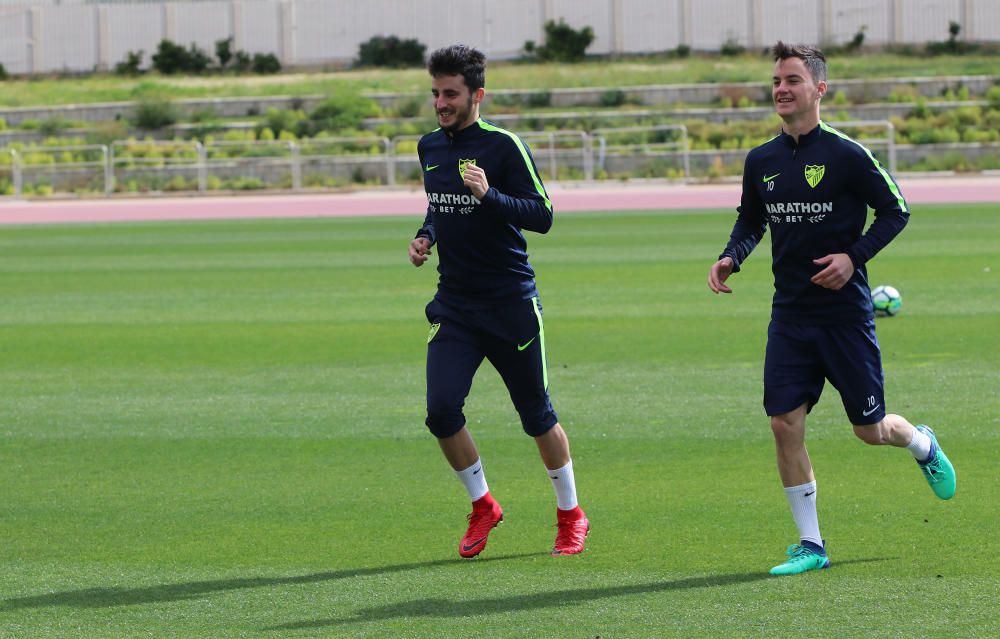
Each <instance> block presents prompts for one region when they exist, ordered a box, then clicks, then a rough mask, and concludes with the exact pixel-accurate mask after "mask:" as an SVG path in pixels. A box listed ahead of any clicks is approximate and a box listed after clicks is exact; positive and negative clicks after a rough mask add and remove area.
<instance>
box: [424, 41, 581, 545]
mask: <svg viewBox="0 0 1000 639" xmlns="http://www.w3.org/2000/svg"><path fill="white" fill-rule="evenodd" d="M428 70H429V72H430V75H431V93H432V95H433V97H434V110H435V112H436V113H437V119H438V124H439V125H440V128H438V129H436V130H434V131H432V132H431V133H428V134H427V135H425V136H424V137H423V138H422V139H421V140H420V142H419V144H418V145H417V154H418V156H419V159H420V167H421V170H422V172H423V175H424V190H425V191H426V193H427V215H426V217H425V219H424V223H423V225H422V226H421V227H420V230H418V231H417V234H416V237H415V238H414V239H413V241H412V242H410V247H409V256H410V262H412V263H413V265H414V266H418V267H419V266H422V265H423V264H424V263H425V262H426V261H427V260H428V256H430V255H431V248H432V247H433V248H434V249H435V251H436V253H437V256H438V274H439V280H438V289H437V293H436V294H435V295H434V299H433V300H431V302H430V303H429V304H428V305H427V308H426V315H427V320H428V321H429V322H430V325H431V326H430V334H429V336H428V338H427V420H426V424H427V427H428V428H429V429H430V431H431V432H432V433H433V434H434V435H435V436H436V437H437V438H438V443H439V444H440V446H441V450H442V451H443V452H444V456H445V457H446V458H447V460H448V462H449V463H450V464H451V467H452V468H453V469H454V470H455V474H456V475H457V476H458V478H459V480H460V481H461V482H462V484H463V485H464V486H465V488H466V490H467V491H468V493H469V498H470V499H471V500H472V513H471V514H469V516H468V519H469V525H468V528H467V530H466V532H465V535H464V536H463V537H462V540H461V542H460V543H459V548H458V552H459V554H460V555H461V556H462V557H475V556H476V555H478V554H479V553H480V552H482V550H483V548H485V547H486V542H487V539H488V537H489V534H490V531H491V530H492V529H493V528H494V527H495V526H496V525H497V524H499V523H500V522H501V521H502V520H503V511H502V509H501V508H500V504H499V503H497V501H496V500H495V499H494V497H493V495H492V494H491V493H490V491H489V488H488V487H487V484H486V477H485V472H484V471H483V463H482V461H481V459H480V457H479V452H478V450H477V448H476V444H475V443H474V442H473V439H472V436H471V435H470V434H469V430H468V428H467V426H466V419H465V415H464V414H463V412H462V408H463V406H464V404H465V398H466V397H467V396H468V394H469V390H470V388H471V386H472V378H473V376H474V375H475V373H476V370H477V369H478V368H479V365H480V364H481V363H482V362H483V360H484V359H487V360H489V362H490V364H492V365H493V367H494V368H496V370H497V372H499V373H500V376H501V377H502V378H503V381H504V384H506V386H507V390H508V391H509V392H510V398H511V400H512V401H513V403H514V407H515V408H516V409H517V412H518V414H519V415H520V418H521V426H522V427H523V429H524V431H525V432H526V433H527V434H528V435H530V436H532V437H534V439H535V442H536V444H537V445H538V451H539V453H540V454H541V457H542V462H543V463H544V464H545V468H546V469H547V471H548V474H549V477H550V479H551V481H552V485H553V487H554V489H555V493H556V502H557V508H556V523H557V533H556V540H555V545H554V547H553V549H552V554H554V555H572V554H577V553H579V552H582V551H583V547H584V541H585V539H586V536H587V533H588V531H589V529H590V525H589V522H588V521H587V517H586V516H585V514H584V512H583V510H581V509H580V506H579V504H578V503H577V496H576V483H575V480H574V475H573V462H572V460H571V459H570V452H569V441H568V440H567V438H566V433H565V432H564V431H563V428H562V426H560V425H559V420H558V418H557V417H556V413H555V410H554V409H553V408H552V403H551V402H550V400H549V393H548V369H547V367H546V362H545V331H544V329H543V326H542V305H541V302H540V301H539V298H538V292H537V290H536V289H535V272H534V270H532V268H531V264H529V263H528V253H527V243H526V242H525V239H524V234H523V231H525V230H527V231H535V232H537V233H546V232H548V230H549V228H550V227H551V226H552V202H551V201H550V200H549V196H548V194H547V193H546V191H545V187H544V186H543V185H542V181H541V178H539V176H538V170H537V169H536V167H535V162H534V160H533V159H532V157H531V153H530V151H529V150H528V147H527V146H525V144H524V143H523V142H522V141H521V140H520V139H519V138H518V137H517V136H516V135H514V134H512V133H510V132H508V131H505V130H503V129H501V128H499V127H497V126H494V125H493V124H490V123H488V122H486V121H485V120H482V119H480V117H479V106H480V104H481V103H482V100H483V96H484V95H485V88H484V87H485V83H486V82H485V81H486V58H485V56H484V55H483V54H482V53H481V52H480V51H477V50H476V49H473V48H470V47H467V46H464V45H454V46H450V47H445V48H443V49H439V50H437V51H435V52H434V53H432V54H431V57H430V61H429V64H428Z"/></svg>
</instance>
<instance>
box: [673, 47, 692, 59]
mask: <svg viewBox="0 0 1000 639" xmlns="http://www.w3.org/2000/svg"><path fill="white" fill-rule="evenodd" d="M674 55H675V56H677V57H678V58H686V57H688V56H690V55H691V47H689V46H688V45H686V44H678V45H677V48H676V49H674Z"/></svg>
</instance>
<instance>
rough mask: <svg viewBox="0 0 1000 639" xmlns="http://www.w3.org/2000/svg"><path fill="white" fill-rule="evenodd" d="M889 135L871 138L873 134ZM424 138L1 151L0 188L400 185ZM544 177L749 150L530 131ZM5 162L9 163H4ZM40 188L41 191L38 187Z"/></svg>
mask: <svg viewBox="0 0 1000 639" xmlns="http://www.w3.org/2000/svg"><path fill="white" fill-rule="evenodd" d="M835 124H836V126H837V127H838V128H848V129H851V130H855V131H857V132H858V133H859V135H858V136H857V139H858V141H860V142H862V143H863V144H865V145H867V146H869V147H870V148H872V149H873V151H874V152H875V153H876V154H877V155H879V156H880V157H881V158H882V161H883V162H885V163H886V164H887V166H888V168H889V170H890V171H893V172H894V171H895V169H896V155H897V147H896V144H895V132H894V129H893V126H892V124H891V123H890V122H888V121H854V122H836V123H835ZM872 130H875V131H884V136H882V137H873V136H872V135H871V131H872ZM419 137H420V136H409V135H407V136H398V137H396V138H393V139H389V138H384V137H379V136H369V137H329V138H307V139H302V140H296V141H292V140H268V141H260V140H258V141H236V142H231V141H212V142H207V143H204V144H203V143H201V142H199V141H197V140H139V141H137V140H127V141H126V140H121V141H115V142H112V143H111V144H110V145H107V146H105V145H88V146H74V147H33V148H28V149H23V150H21V151H17V150H15V149H13V148H7V149H0V160H2V161H0V187H2V186H3V185H4V182H5V181H6V182H7V183H8V184H9V185H10V194H11V195H13V196H14V197H15V198H17V197H21V196H23V195H24V194H25V193H30V194H35V195H48V194H51V193H73V192H76V193H81V194H82V193H90V194H99V193H104V194H106V195H110V194H112V193H115V192H122V191H124V192H177V191H185V192H197V193H205V192H207V191H217V190H250V189H254V190H257V189H271V190H275V189H280V190H291V191H301V190H303V189H307V188H316V187H319V188H322V187H326V186H335V185H347V184H358V183H370V184H384V185H390V186H391V185H395V184H398V183H401V182H408V183H415V182H418V181H419V180H420V178H421V171H420V165H419V162H418V158H417V155H416V142H417V140H418V139H419ZM520 137H521V138H522V139H523V140H524V141H525V142H526V143H527V144H528V145H529V146H530V148H531V151H532V155H533V157H534V159H535V164H536V165H537V167H538V171H539V173H540V174H541V175H542V177H543V178H544V179H545V180H546V181H549V182H555V181H558V180H567V179H569V180H588V181H589V180H595V179H617V178H626V177H655V178H671V179H675V180H679V181H680V180H684V181H686V180H690V179H695V178H703V177H706V176H711V175H712V173H711V170H712V166H713V164H718V163H725V164H729V165H733V164H734V163H739V165H741V164H742V161H743V158H744V156H745V155H746V152H747V151H748V149H731V150H726V151H722V150H717V149H713V150H704V151H692V150H691V149H690V144H689V138H688V132H687V129H686V127H685V126H684V125H680V124H677V125H657V126H648V127H642V126H634V127H617V128H605V129H595V130H593V131H590V132H587V131H580V130H562V131H530V132H525V133H522V134H520ZM8 158H9V160H8ZM40 185H41V187H42V188H39V186H40Z"/></svg>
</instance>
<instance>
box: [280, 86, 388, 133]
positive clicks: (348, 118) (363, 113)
mask: <svg viewBox="0 0 1000 639" xmlns="http://www.w3.org/2000/svg"><path fill="white" fill-rule="evenodd" d="M378 115H379V107H378V104H377V103H376V102H375V101H373V100H369V99H368V98H363V97H361V96H358V95H351V94H341V95H334V96H331V97H329V98H327V99H326V100H323V102H321V103H320V104H319V105H318V106H317V107H316V108H315V109H314V110H313V112H312V113H310V114H309V119H308V120H303V121H302V122H301V123H300V124H299V125H298V127H297V129H298V131H296V132H297V133H298V134H299V137H305V136H313V135H316V134H317V133H318V132H319V131H343V130H345V129H356V128H358V127H360V126H361V123H362V122H363V121H364V119H365V118H370V117H376V116H378Z"/></svg>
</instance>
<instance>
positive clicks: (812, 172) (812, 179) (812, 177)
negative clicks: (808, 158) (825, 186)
mask: <svg viewBox="0 0 1000 639" xmlns="http://www.w3.org/2000/svg"><path fill="white" fill-rule="evenodd" d="M825 174H826V165H825V164H807V165H806V182H808V183H809V186H811V187H812V188H814V189H815V188H816V185H817V184H819V181H820V180H822V179H823V176H824V175H825Z"/></svg>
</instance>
